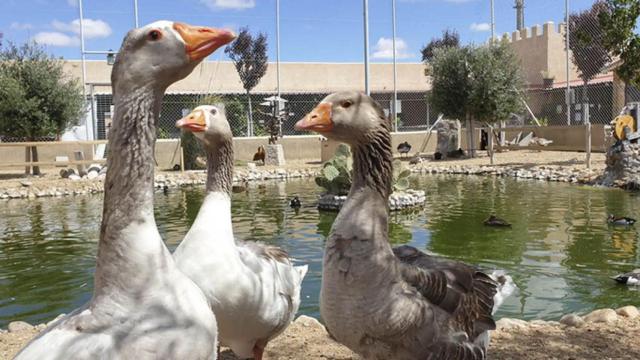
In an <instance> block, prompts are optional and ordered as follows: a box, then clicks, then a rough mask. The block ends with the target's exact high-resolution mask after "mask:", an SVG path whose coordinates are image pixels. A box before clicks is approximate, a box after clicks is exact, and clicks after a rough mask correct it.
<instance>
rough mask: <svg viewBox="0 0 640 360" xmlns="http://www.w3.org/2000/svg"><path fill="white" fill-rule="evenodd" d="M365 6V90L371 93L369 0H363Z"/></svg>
mask: <svg viewBox="0 0 640 360" xmlns="http://www.w3.org/2000/svg"><path fill="white" fill-rule="evenodd" d="M362 5H363V7H364V9H363V10H364V11H363V12H364V92H365V93H366V94H367V95H371V91H370V89H369V0H363V1H362Z"/></svg>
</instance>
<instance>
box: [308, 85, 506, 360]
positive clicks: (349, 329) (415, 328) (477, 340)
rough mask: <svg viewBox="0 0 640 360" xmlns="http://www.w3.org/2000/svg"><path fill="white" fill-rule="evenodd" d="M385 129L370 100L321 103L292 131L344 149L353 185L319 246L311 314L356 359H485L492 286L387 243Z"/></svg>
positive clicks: (468, 270) (464, 268)
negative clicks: (315, 309)
mask: <svg viewBox="0 0 640 360" xmlns="http://www.w3.org/2000/svg"><path fill="white" fill-rule="evenodd" d="M390 127H391V125H390V122H389V120H388V119H386V118H385V116H384V113H383V111H382V108H381V107H380V105H378V104H377V103H376V102H375V101H374V100H373V99H372V98H371V97H369V96H367V95H364V94H360V93H356V92H342V93H335V94H331V95H329V96H327V97H326V98H325V99H324V100H322V102H320V104H319V105H318V106H317V107H316V108H315V109H314V110H313V111H312V112H311V113H309V114H308V115H307V116H306V117H305V118H304V119H302V120H300V121H299V122H298V123H297V124H296V128H297V129H299V130H313V131H316V132H319V133H321V134H322V135H324V136H326V137H328V138H330V139H334V140H337V141H340V142H345V143H348V144H349V145H350V146H351V150H352V153H353V183H352V185H351V189H350V191H349V195H348V197H347V201H346V202H345V203H344V206H343V207H342V209H341V210H340V213H339V214H338V216H337V217H336V220H335V222H334V223H333V226H332V228H331V233H330V235H329V237H328V239H327V242H326V247H325V254H324V261H323V269H322V287H321V294H320V312H321V314H322V318H323V319H324V321H325V325H326V326H327V329H328V331H329V332H330V333H331V335H333V337H334V338H335V339H336V340H338V341H339V342H341V343H343V344H344V345H346V346H347V347H349V348H350V349H351V350H353V351H355V352H357V353H359V354H360V355H362V356H363V357H364V358H365V359H380V360H382V359H394V360H425V359H438V360H453V359H456V360H470V359H473V360H478V359H484V358H485V356H486V346H487V345H488V344H487V337H488V335H487V331H488V330H491V329H494V328H495V323H494V321H493V318H492V316H491V313H492V310H493V305H494V299H493V297H494V295H495V294H496V286H497V284H496V282H494V281H493V280H492V279H491V278H490V277H489V276H488V275H486V274H484V273H482V272H479V271H477V270H475V269H473V268H472V267H470V266H468V265H466V264H463V263H460V262H456V261H450V260H446V259H440V258H437V257H435V256H430V255H427V254H424V253H422V252H420V251H419V250H417V249H415V248H412V247H401V248H398V249H396V250H395V254H394V251H392V249H391V246H390V245H389V238H388V218H389V210H388V205H387V204H388V197H389V193H390V191H391V178H392V160H393V156H392V149H391V135H390V133H389V131H390V130H389V129H390Z"/></svg>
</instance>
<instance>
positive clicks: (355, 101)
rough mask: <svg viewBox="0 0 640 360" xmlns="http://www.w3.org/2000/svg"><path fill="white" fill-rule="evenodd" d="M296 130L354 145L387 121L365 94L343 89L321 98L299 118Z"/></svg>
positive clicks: (385, 125)
mask: <svg viewBox="0 0 640 360" xmlns="http://www.w3.org/2000/svg"><path fill="white" fill-rule="evenodd" d="M295 128H296V130H308V131H314V132H317V133H320V134H321V135H323V136H325V137H327V138H329V139H332V140H336V141H340V142H344V143H347V144H349V145H352V146H354V145H358V144H359V143H362V142H364V141H367V140H368V139H371V136H370V135H372V134H375V133H377V132H379V131H380V130H381V129H385V130H386V131H389V128H390V124H389V121H388V120H387V118H386V117H385V115H384V111H383V110H382V107H381V106H380V105H379V104H378V103H377V102H376V101H375V100H373V98H371V97H370V96H368V95H365V94H362V93H359V92H355V91H345V92H337V93H333V94H331V95H329V96H327V97H325V98H324V99H323V100H322V101H321V102H320V103H319V104H318V106H316V107H315V109H313V110H312V111H311V112H310V113H309V114H307V115H306V116H305V117H304V118H303V119H302V120H300V121H298V122H297V123H296V125H295Z"/></svg>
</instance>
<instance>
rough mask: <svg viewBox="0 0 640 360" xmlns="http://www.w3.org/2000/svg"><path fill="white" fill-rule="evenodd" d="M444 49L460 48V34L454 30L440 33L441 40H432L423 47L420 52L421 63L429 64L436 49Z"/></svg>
mask: <svg viewBox="0 0 640 360" xmlns="http://www.w3.org/2000/svg"><path fill="white" fill-rule="evenodd" d="M444 47H453V48H457V47H460V34H458V32H457V31H455V30H449V29H447V30H445V31H443V32H442V37H441V38H432V39H431V41H429V43H428V44H427V45H425V47H423V48H422V50H420V52H422V61H425V62H430V61H431V59H433V57H434V56H435V51H436V49H440V48H444Z"/></svg>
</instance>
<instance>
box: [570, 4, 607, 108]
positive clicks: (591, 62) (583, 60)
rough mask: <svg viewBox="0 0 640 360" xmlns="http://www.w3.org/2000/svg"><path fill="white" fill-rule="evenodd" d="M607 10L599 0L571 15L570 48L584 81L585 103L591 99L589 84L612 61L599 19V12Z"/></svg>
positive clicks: (583, 95) (583, 94) (583, 96)
mask: <svg viewBox="0 0 640 360" xmlns="http://www.w3.org/2000/svg"><path fill="white" fill-rule="evenodd" d="M606 10H607V5H606V3H604V2H603V1H602V0H598V1H596V2H595V3H594V4H593V5H592V6H591V8H590V9H587V10H584V11H581V12H578V13H573V14H571V15H569V36H570V38H569V49H570V50H571V52H572V53H573V63H574V64H575V65H576V66H577V67H578V70H580V78H581V79H582V81H583V82H584V91H583V93H582V98H583V100H584V102H585V103H587V102H588V101H589V97H588V95H587V84H588V83H589V81H590V80H591V79H593V78H594V77H595V76H596V75H598V74H599V73H600V71H602V68H604V67H605V65H607V64H608V63H609V61H611V57H610V56H609V51H608V50H607V49H606V48H605V46H604V31H603V28H602V27H601V26H600V22H599V20H598V17H599V14H600V13H602V12H603V11H606Z"/></svg>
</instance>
